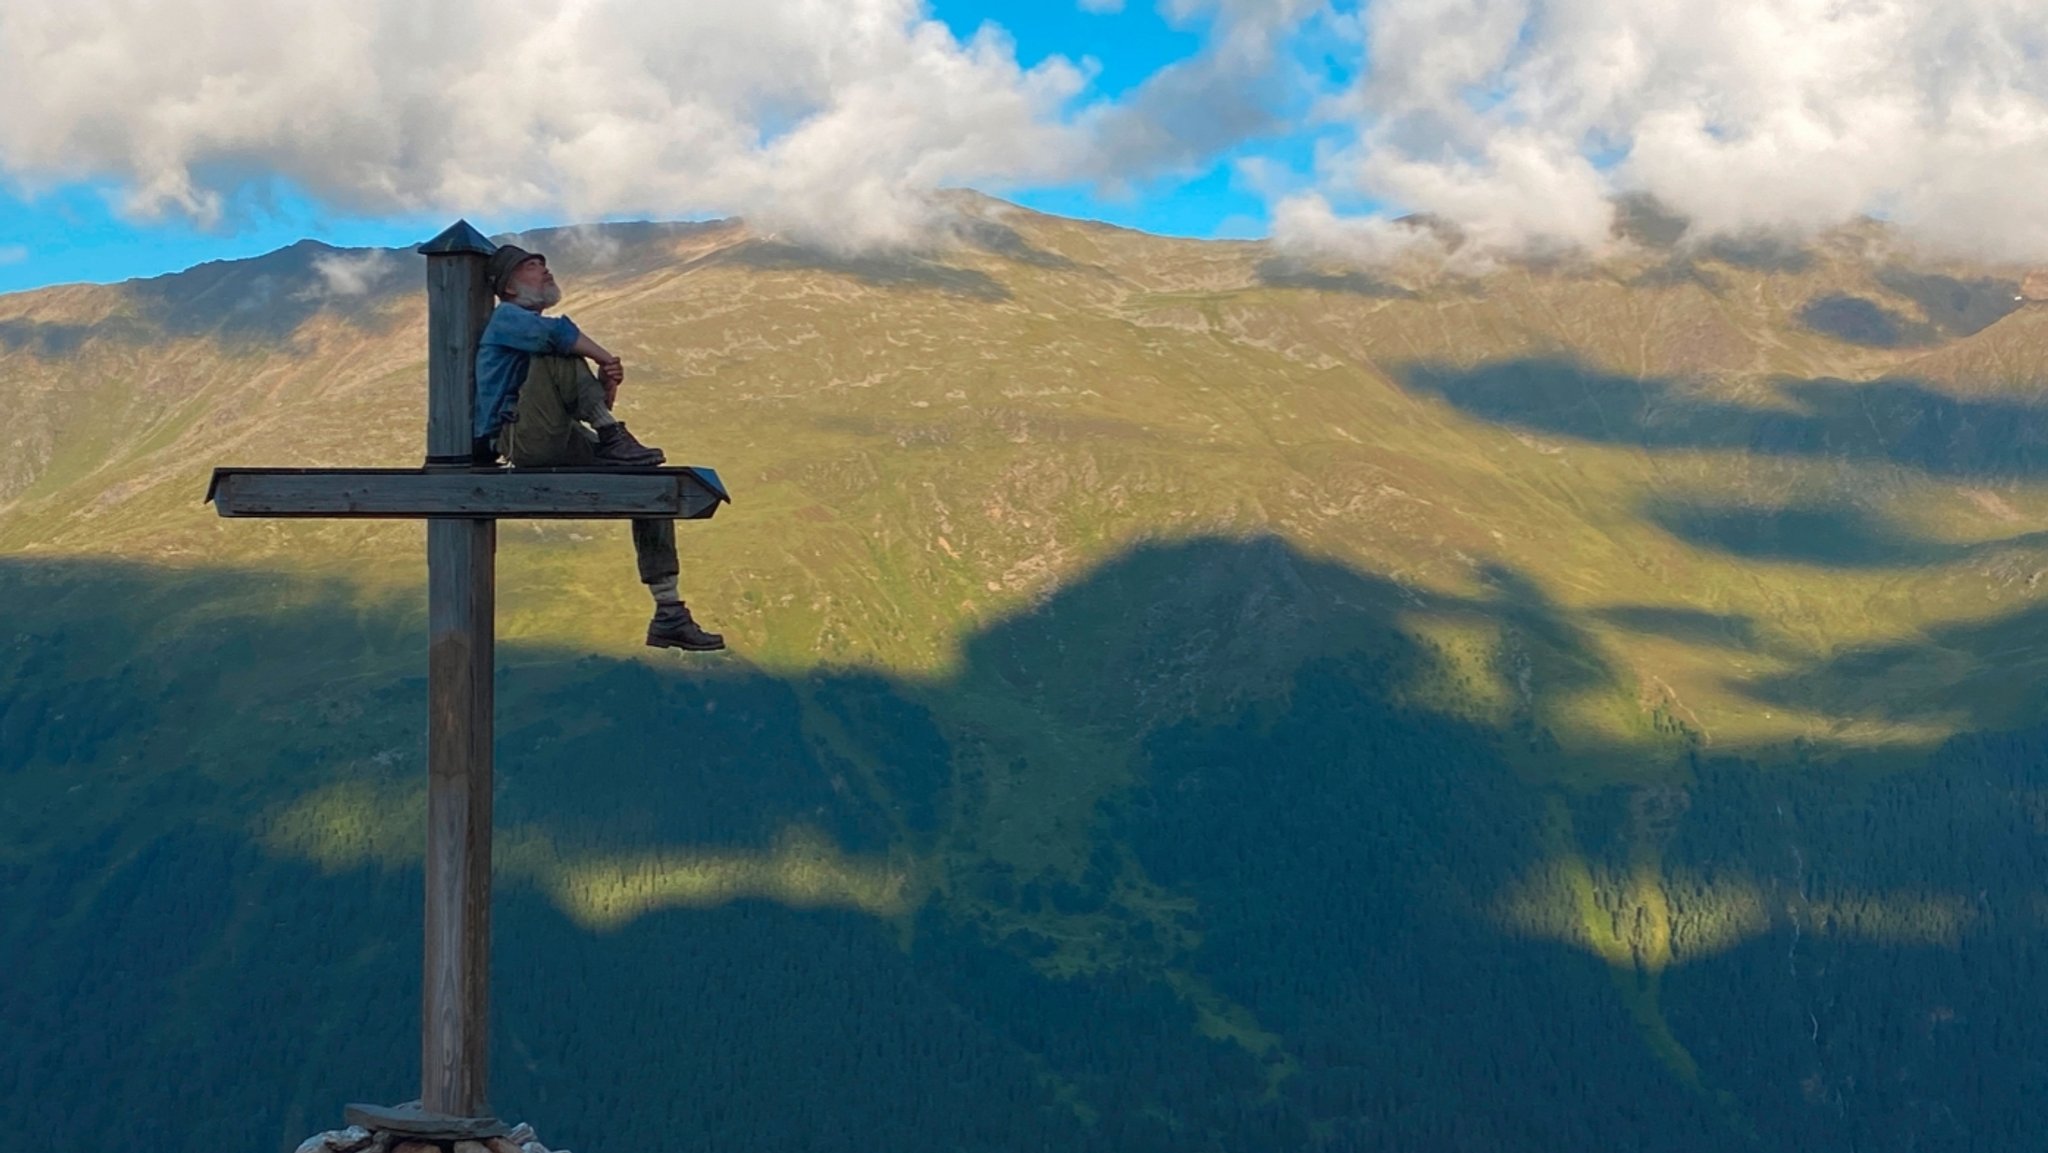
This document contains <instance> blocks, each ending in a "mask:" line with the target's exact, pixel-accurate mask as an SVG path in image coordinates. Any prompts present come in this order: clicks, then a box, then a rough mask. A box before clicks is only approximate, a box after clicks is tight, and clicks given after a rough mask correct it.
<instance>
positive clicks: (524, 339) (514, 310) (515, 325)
mask: <svg viewBox="0 0 2048 1153" xmlns="http://www.w3.org/2000/svg"><path fill="white" fill-rule="evenodd" d="M582 338H583V330H582V329H579V328H577V327H576V322H575V321H572V320H570V319H569V318H568V317H566V316H542V315H541V314H540V313H538V312H530V311H528V310H526V309H524V308H518V307H515V306H503V305H501V306H499V308H498V310H497V311H495V312H493V313H491V321H490V323H489V324H488V325H486V326H485V327H484V337H483V343H485V344H495V345H497V346H498V347H500V348H509V349H513V350H514V351H517V352H525V353H532V354H534V355H539V356H567V355H568V354H569V350H570V349H572V348H574V347H576V342H577V341H578V340H581V339H582Z"/></svg>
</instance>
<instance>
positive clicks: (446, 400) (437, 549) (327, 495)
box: [207, 221, 730, 1140]
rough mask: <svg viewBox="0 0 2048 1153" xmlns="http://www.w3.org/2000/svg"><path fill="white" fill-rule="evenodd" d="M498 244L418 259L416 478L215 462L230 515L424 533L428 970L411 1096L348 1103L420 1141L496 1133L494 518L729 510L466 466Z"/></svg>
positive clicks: (702, 514)
mask: <svg viewBox="0 0 2048 1153" xmlns="http://www.w3.org/2000/svg"><path fill="white" fill-rule="evenodd" d="M494 251H496V246H494V245H493V244H491V242H490V241H488V240H486V239H484V237H483V236H482V234H480V233H478V232H477V230H476V229H474V228H472V227H470V225H469V222H468V221H457V222H456V223H455V224H454V225H453V226H452V227H450V228H449V229H448V230H447V231H446V232H443V233H442V234H441V235H439V236H437V237H435V238H434V239H433V240H431V241H428V242H427V243H426V244H424V245H422V246H421V247H420V252H421V253H422V254H424V255H425V256H426V258H427V352H428V355H427V458H426V463H425V465H424V466H423V467H421V468H414V469H405V468H321V469H285V468H218V469H215V470H214V473H213V482H212V484H211V485H210V486H209V487H208V489H207V499H208V500H210V501H212V502H213V505H214V508H215V509H216V510H217V511H218V512H219V513H220V515H221V516H224V517H360V518H394V517H420V518H425V519H426V522H427V629H428V641H427V669H428V687H427V724H428V728H427V855H426V884H427V893H426V898H427V899H426V965H425V971H424V973H423V975H422V984H421V996H420V1008H421V1013H420V1098H419V1100H418V1101H417V1102H412V1103H408V1104H406V1105H402V1106H398V1107H396V1108H390V1109H385V1108H379V1107H374V1106H364V1105H352V1106H349V1108H348V1110H347V1116H348V1120H349V1121H350V1123H352V1124H359V1125H363V1126H365V1127H367V1128H371V1129H379V1130H384V1131H386V1132H393V1133H400V1134H405V1135H408V1136H417V1137H422V1138H427V1139H436V1138H439V1139H442V1140H447V1139H452V1138H464V1137H471V1138H475V1137H490V1136H497V1135H501V1134H503V1133H504V1132H505V1131H506V1130H505V1128H504V1126H503V1124H502V1123H500V1122H498V1121H497V1120H496V1119H494V1118H492V1117H490V1116H489V1115H488V1113H489V1097H488V1095H487V1094H486V1092H485V1079H486V1078H485V1074H486V1059H487V1057H488V1052H489V1047H488V1033H489V1017H490V1013H489V1006H490V943H491V708H492V655H493V648H494V631H495V630H494V623H495V622H494V619H493V618H494V609H495V601H496V585H497V575H496V572H495V563H494V562H495V554H496V552H497V543H498V521H499V519H501V518H505V517H511V518H535V519H576V520H583V519H594V518H605V519H625V518H636V517H645V518H673V519H678V520H701V519H704V518H708V517H710V516H711V515H712V514H713V513H715V512H717V511H718V506H719V504H720V503H722V502H728V501H729V499H730V498H728V497H727V496H726V492H725V488H724V486H723V485H722V484H721V483H720V482H719V479H718V474H717V473H715V472H713V471H712V470H710V469H708V468H646V469H616V468H607V469H601V470H598V469H511V470H506V469H499V468H491V469H479V468H473V467H471V465H470V437H471V424H470V420H471V414H472V410H473V406H474V404H475V395H476V387H475V383H476V349H477V341H478V338H479V337H480V336H481V335H482V333H483V329H484V323H485V322H486V321H487V320H488V319H489V317H490V313H491V309H492V307H493V306H494V303H495V302H494V301H493V299H492V297H491V293H490V289H489V287H488V285H487V283H486V277H485V262H486V261H487V260H488V259H489V257H490V255H491V253H492V252H494Z"/></svg>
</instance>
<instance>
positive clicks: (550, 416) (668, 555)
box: [498, 356, 681, 584]
mask: <svg viewBox="0 0 2048 1153" xmlns="http://www.w3.org/2000/svg"><path fill="white" fill-rule="evenodd" d="M603 408H604V382H603V381H600V380H598V379H597V374H596V373H593V372H591V371H590V364H589V362H587V361H585V360H584V359H583V358H582V357H580V356H536V357H534V358H533V361H532V363H531V364H530V365H529V366H528V368H527V370H526V383H525V384H524V385H523V386H521V388H520V389H519V408H518V410H517V414H516V415H515V416H514V417H513V418H512V423H510V424H508V425H506V426H505V430H504V431H503V432H502V433H500V434H499V441H498V448H499V451H501V452H503V453H504V454H505V459H507V460H509V461H511V462H512V467H513V468H583V467H588V466H591V465H595V464H596V463H597V453H596V451H595V445H596V443H597V442H596V440H595V438H594V436H593V434H592V433H591V431H590V430H589V429H588V428H587V427H585V426H586V425H587V424H588V423H589V422H590V421H591V420H592V419H593V418H595V417H596V416H597V414H598V412H599V411H600V410H602V409H603ZM633 553H634V556H635V557H636V558H637V559H638V561H639V563H640V583H642V584H653V583H655V582H656V581H661V580H667V579H668V578H670V577H672V576H676V575H677V574H678V573H679V572H681V566H679V565H678V564H677V563H676V522H674V521H672V520H636V521H634V522H633Z"/></svg>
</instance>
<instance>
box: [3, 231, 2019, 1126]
mask: <svg viewBox="0 0 2048 1153" xmlns="http://www.w3.org/2000/svg"><path fill="white" fill-rule="evenodd" d="M950 204H951V208H950V212H951V216H950V217H949V219H950V220H951V221H952V223H951V225H950V229H949V231H948V233H947V239H946V240H945V241H944V242H943V243H940V244H937V245H936V246H934V247H931V248H929V249H926V250H921V251H918V252H906V253H901V254H898V255H890V256H881V255H869V256H843V255H836V254H834V253H832V252H830V251H827V250H824V249H819V248H812V247H805V246H802V245H799V244H795V243H791V242H787V241H785V240H781V239H778V238H777V237H776V235H774V234H771V233H768V232H765V231H760V230H755V229H752V228H750V227H749V226H748V225H747V224H745V223H743V222H741V221H738V220H721V221H708V222H698V223H676V224H663V223H646V224H605V225H588V226H579V227H567V228H561V229H555V230H547V231H540V232H532V233H526V234H523V235H521V236H520V237H519V238H518V243H520V244H521V245H522V246H525V247H528V248H530V249H532V250H533V251H537V252H545V253H547V254H548V257H549V259H550V261H551V262H552V265H553V267H554V269H555V270H556V271H557V272H558V274H559V275H560V277H561V280H562V285H563V288H564V289H565V292H566V296H565V300H564V303H563V308H564V310H565V311H566V312H568V313H569V314H571V315H573V316H574V317H575V319H576V321H577V322H578V323H579V324H581V325H583V326H584V327H585V328H586V329H587V330H589V331H592V332H596V333H602V334H604V339H605V341H606V342H607V344H608V345H609V346H610V347H611V348H612V350H613V351H615V352H617V353H618V354H619V355H620V356H621V357H623V358H624V359H625V360H626V361H627V362H628V363H629V364H631V365H632V376H631V377H630V378H629V379H628V381H627V382H626V384H625V386H624V387H623V389H622V390H621V392H620V394H619V404H618V410H619V414H620V415H621V416H622V417H624V418H625V419H627V420H629V421H631V422H632V425H633V427H634V429H635V430H636V431H637V432H638V433H639V434H640V435H642V436H644V437H645V438H646V439H647V440H648V441H649V442H651V443H654V444H659V445H661V446H663V447H664V448H665V449H666V450H667V452H668V455H669V459H670V461H671V462H673V463H678V464H692V465H706V466H710V467H713V468H715V469H717V470H718V472H719V474H720V475H721V476H722V477H723V478H724V480H725V482H726V484H727V485H728V487H729V488H730V491H731V494H732V498H733V504H732V505H731V506H730V507H729V508H727V509H725V510H723V511H722V512H721V513H720V515H719V516H718V517H717V518H716V519H715V520H711V521H707V522H702V523H686V524H684V525H683V526H682V528H681V532H680V533H679V536H680V542H681V549H682V568H683V574H682V578H681V587H682V591H683V593H684V594H685V595H686V596H687V598H688V600H689V603H690V605H691V606H692V608H693V609H694V610H695V611H696V612H697V613H698V615H699V617H700V619H702V620H703V621H704V622H705V623H706V625H707V626H708V627H711V628H714V629H716V630H718V631H720V632H722V633H723V634H724V635H725V636H726V638H727V642H728V644H729V645H730V651H729V652H726V653H721V654H715V655H704V654H692V655H690V656H683V655H680V654H677V653H672V652H664V651H657V650H652V649H649V648H647V647H646V646H645V645H643V644H642V643H641V639H642V638H641V629H642V627H643V626H644V624H645V614H646V600H645V593H644V591H643V590H642V589H641V587H640V586H639V585H638V582H637V581H636V579H635V571H634V568H633V562H632V549H631V547H630V545H629V543H628V529H627V527H626V526H625V525H623V524H618V523H616V522H604V523H600V522H576V521H546V522H540V521H523V522H522V521H507V522H505V523H504V525H503V526H502V527H501V529H500V538H499V542H500V543H499V551H498V556H497V565H498V570H497V571H498V598H499V600H498V606H499V608H498V650H497V651H498V660H499V671H498V681H497V771H498V793H497V801H496V803H497V838H496V848H495V853H496V870H497V884H498V891H497V894H498V895H497V912H496V919H495V922H494V923H495V977H494V982H493V992H492V997H493V1005H492V1007H493V1013H494V1024H493V1041H494V1048H493V1052H492V1060H491V1070H492V1072H491V1076H492V1086H493V1088H492V1097H493V1103H494V1104H495V1105H496V1106H497V1108H498V1111H499V1113H500V1114H501V1115H503V1116H505V1117H507V1118H521V1119H526V1120H529V1121H531V1122H532V1123H533V1125H534V1126H535V1127H536V1128H538V1129H540V1130H541V1131H542V1132H543V1133H547V1134H550V1135H551V1136H550V1139H551V1140H559V1141H561V1142H562V1143H565V1144H568V1145H570V1146H572V1147H573V1148H576V1149H579V1150H586V1151H589V1150H595V1151H597V1153H604V1151H606V1150H651V1149H668V1148H674V1149H693V1150H704V1151H707V1153H708V1151H733V1153H739V1151H754V1150H808V1151H814V1153H835V1151H841V1150H844V1151H847V1153H854V1151H859V1153H869V1151H874V1153H881V1151H887V1153H956V1151H976V1153H1026V1151H1032V1153H1037V1151H1043V1150H1059V1151H1062V1153H1222V1151H1230V1153H1281V1151H1287V1150H1332V1151H1346V1153H1348V1151H1352V1150H1358V1151H1365V1150H1385V1151H1390V1153H1391V1151H1402V1153H1409V1151H1428V1153H1433V1151H1464V1150H1470V1151H1474V1153H1477V1151H1506V1150H1587V1151H1595V1150H1598V1151H1610V1150H1611V1151H1621V1150H1642V1151H1656V1153H1666V1151H1669V1153H1707V1151H1722V1150H1742V1149H1750V1150H1763V1151H1770V1153H1793V1151H1799V1153H1820V1151H1834V1150H1840V1151H1849V1150H1857V1151H1871V1150H1916V1151H1929V1150H1956V1151H1960V1150H2018V1149H2028V1148H2037V1147H2038V1146H2039V1144H2040V1141H2041V1135H2042V1134H2043V1133H2044V1132H2048V1012H2044V1010H2048V993H2043V992H2037V991H2036V990H2037V987H2038V977H2039V974H2040V973H2041V971H2042V964H2043V952H2044V948H2048V871H2044V866H2048V713H2044V708H2043V706H2044V703H2048V590H2044V589H2042V588H2041V587H2040V585H2041V583H2042V581H2043V577H2044V575H2048V405H2044V403H2043V400H2042V396H2043V386H2044V384H2048V303H2033V302H2029V300H2028V299H2027V297H2028V296H2029V295H2030V293H2031V292H2032V289H2026V290H2023V287H2022V285H2023V283H2025V282H2026V278H2027V274H2028V272H2029V269H2028V268H2026V267H2023V266H2011V267H2005V266H1993V265H1987V264H1970V263H1957V262H1953V261H1946V260H1940V259H1935V258H1932V257H1927V256H1922V255H1916V252H1917V250H1916V249H1914V248H1912V247H1910V246H1908V245H1907V244H1906V242H1905V241H1904V240H1903V239H1902V238H1901V237H1900V236H1898V235H1897V234H1895V233H1894V232H1893V231H1892V230H1891V229H1890V228H1888V227H1887V226H1885V225H1882V224H1879V223H1875V222H1869V221H1866V222H1863V223H1860V224H1856V225H1852V226H1849V227H1846V228H1842V229H1838V230H1836V231H1833V232H1829V233H1826V234H1825V235H1823V236H1821V237H1820V238H1819V239H1817V240H1815V241H1813V242H1812V243H1810V244H1806V245H1803V246H1791V245H1771V244H1762V243H1758V244H1748V245H1745V244H1736V243H1727V242H1722V243H1718V244H1705V245H1680V244H1679V243H1677V237H1678V236H1679V233H1680V232H1681V231H1682V222H1676V221H1674V220H1672V219H1671V218H1670V216H1669V215H1668V214H1666V213H1664V212H1663V211H1662V210H1660V209H1658V208H1657V207H1656V206H1655V205H1654V204H1652V203H1650V202H1648V201H1646V200H1640V199H1639V200H1634V201H1630V202H1627V203H1625V204H1624V206H1623V208H1624V211H1623V212H1622V213H1621V214H1620V220H1621V225H1620V228H1621V229H1622V230H1623V231H1624V232H1625V233H1626V236H1627V239H1628V241H1629V243H1627V244H1623V245H1619V246H1617V248H1616V249H1615V250H1614V251H1615V252H1616V253H1618V255H1608V256H1603V257H1601V258H1599V259H1597V260H1595V259H1591V258H1588V259H1557V260H1551V261H1541V260H1533V259H1520V260H1507V261H1502V262H1498V263H1494V264H1491V265H1484V266H1482V265H1479V264H1476V263H1475V264H1472V265H1471V266H1469V267H1467V268H1465V269H1464V270H1463V271H1458V270H1457V266H1456V265H1452V266H1450V267H1446V266H1443V265H1441V264H1426V263H1424V262H1422V261H1420V260H1419V259H1418V260H1416V261H1415V262H1412V263H1410V264H1402V263H1399V262H1396V263H1394V264H1391V265H1389V266H1388V267H1387V268H1385V269H1384V270H1383V271H1382V272H1379V273H1375V274H1371V275H1368V274H1365V273H1361V272H1359V271H1357V270H1355V269H1353V268H1346V267H1340V266H1334V265H1324V264H1321V263H1318V262H1317V261H1315V260H1313V259H1307V258H1303V257H1301V256H1299V255H1297V254H1296V252H1295V250H1293V249H1290V248H1287V247H1284V246H1278V245H1275V244H1273V243H1270V242H1263V241H1259V242H1252V241H1246V242H1234V241H1197V240H1176V239H1168V238H1163V237H1159V236H1153V235H1148V234H1144V233H1139V232H1133V231H1125V230H1121V229H1118V228H1114V227H1110V226H1108V225H1104V224H1098V223H1091V222H1087V221H1082V220H1074V219H1066V218H1060V217H1054V216H1047V215H1040V214H1037V213H1034V212H1030V211H1026V210H1024V209H1021V208H1017V207H1015V206H1012V205H1009V204H1006V203H1004V202H1002V201H998V200H994V199H990V198H985V197H981V196H978V195H975V194H970V193H958V194H952V195H951V199H950ZM1407 226H1408V227H1412V228H1416V229H1429V228H1432V227H1437V228H1444V226H1442V225H1441V224H1437V223H1433V222H1432V221H1430V220H1426V219H1414V220H1410V221H1409V222H1408V224H1407ZM487 231H488V229H487ZM1449 242H1450V243H1455V237H1451V238H1450V241H1449ZM2037 283H2038V282H2037ZM421 285H422V260H421V258H420V257H418V256H416V255H414V254H412V253H411V252H410V251H409V250H388V251H387V250H342V249H335V248H329V247H327V246H325V245H322V244H317V243H313V242H305V243H301V244H298V245H295V246H292V247H289V248H285V249H282V250H280V251H277V252H273V253H271V254H269V255H266V256H262V257H259V258H255V259H250V260H241V261H232V262H220V263H213V264H205V265H201V266H199V267H196V268H193V269H190V270H189V271H185V272H182V273H177V274H174V275H169V276H163V277H158V278H156V279H151V280H136V281H129V282H126V283H123V284H119V285H111V286H91V285H81V286H66V287H57V288H46V289H39V290H35V291H30V292H23V293H17V294H13V295H8V296H0V355H4V358H5V364H6V372H5V373H4V374H0V406H4V407H5V409H6V411H7V412H8V413H9V420H8V422H7V428H6V432H5V437H6V440H7V446H6V447H7V451H6V452H5V453H4V454H0V821H4V828H5V833H6V835H5V836H4V837H0V894H4V897H5V899H4V902H0V973H4V974H5V977H4V979H0V1029H4V1033H5V1036H6V1039H7V1040H6V1043H5V1044H4V1045H0V1119H4V1121H5V1125H6V1129H7V1130H8V1131H9V1132H10V1133H12V1134H15V1135H17V1139H18V1140H21V1141H24V1142H29V1143H32V1144H34V1145H36V1146H38V1147H47V1148H51V1149H56V1150H86V1149H104V1148H115V1147H123V1146H132V1145H134V1144H135V1142H136V1141H137V1140H140V1141H141V1143H142V1144H143V1145H144V1146H145V1147H147V1148H150V1149H153V1150H161V1151H163V1153H222V1151H225V1150H251V1151H264V1153H269V1151H273V1150H277V1151H282V1150H289V1149H291V1148H292V1147H293V1146H294V1145H296V1144H297V1142H298V1141H300V1140H301V1139H302V1138H304V1137H305V1136H306V1135H307V1134H308V1133H312V1132H314V1131H316V1130H321V1129H326V1128H329V1127H331V1126H333V1125H335V1124H336V1123H338V1122H339V1120H340V1118H339V1115H338V1112H339V1108H340V1105H341V1103H342V1102H344V1101H368V1100H377V1101H398V1100H402V1099H404V1098H406V1097H407V1096H410V1095H411V1094H412V1092H413V1088H412V1087H413V1086H414V1085H415V1084H416V1077H417V1072H418V1060H419V1058H418V1047H417V1046H418V1019H417V1012H418V1002H417V997H418V992H417V988H418V981H419V971H420V965H421V952H420V950H421V943H420V940H419V929H418V926H419V923H420V916H421V899H422V898H421V872H420V855H421V846H422V838H423V826H424V816H423V813H424V804H425V801H424V797H425V781H426V778H425V773H424V768H423V766H424V758H425V748H426V743H425V742H426V727H425V713H424V709H423V707H422V702H423V700H424V692H425V690H424V684H425V677H426V657H425V649H424V644H423V639H422V638H423V637H424V636H425V629H426V605H425V598H424V595H423V593H422V589H423V582H424V572H425V569H424V551H423V544H422V540H423V536H424V531H425V530H424V528H423V527H422V525H421V524H420V523H418V522H399V521H390V522H382V521H378V522H368V521H357V522H347V523H343V522H323V521H238V520H224V519H221V518H219V517H216V516H215V515H214V511H213V510H212V509H211V508H210V507H208V506H207V505H206V504H205V503H204V500H203V498H204V496H205V493H206V488H207V481H208V477H209V475H210V471H211V470H212V469H213V468H214V467H215V466H217V465H233V464H251V465H253V464H264V465H280V466H327V465H337V466H338V465H369V464H388V465H392V466H408V467H409V466H412V465H415V464H417V463H418V462H419V460H420V456H421V452H422V445H421V443H420V425H421V419H420V417H421V410H422V406H423V404H424V396H425V393H424V383H423V382H424V379H425V363H426V327H425V326H426V314H425V308H424V297H423V293H422V289H421ZM138 1133H141V1134H143V1136H141V1137H140V1138H138V1137H137V1136H136V1134H138Z"/></svg>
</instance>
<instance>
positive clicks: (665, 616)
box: [647, 602, 725, 653]
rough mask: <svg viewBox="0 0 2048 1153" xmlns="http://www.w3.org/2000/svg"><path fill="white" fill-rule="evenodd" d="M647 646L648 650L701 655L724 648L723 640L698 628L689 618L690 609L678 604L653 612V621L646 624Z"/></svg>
mask: <svg viewBox="0 0 2048 1153" xmlns="http://www.w3.org/2000/svg"><path fill="white" fill-rule="evenodd" d="M647 644H648V647H650V648H657V649H688V650H689V651H691V652H699V653H701V652H710V651H712V650H714V649H722V648H724V647H725V638H724V637H722V636H719V635H718V634H717V633H707V632H705V631H704V630H703V629H701V628H698V627H697V622H696V621H695V620H694V619H693V618H692V617H691V616H690V607H689V606H688V605H685V604H682V603H680V602H679V603H676V604H672V605H662V606H661V607H659V608H657V609H655V610H654V619H653V620H652V621H649V622H648V624H647Z"/></svg>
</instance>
